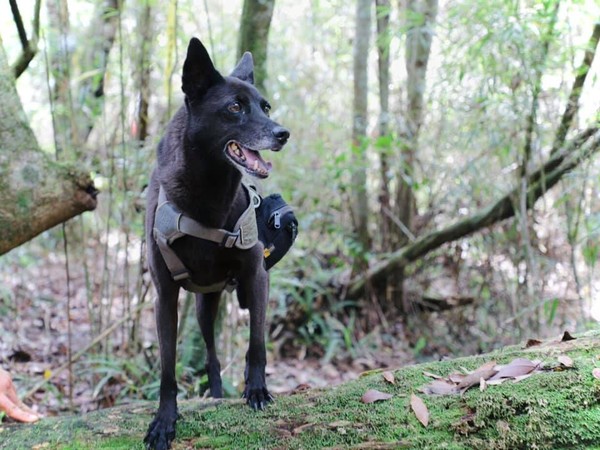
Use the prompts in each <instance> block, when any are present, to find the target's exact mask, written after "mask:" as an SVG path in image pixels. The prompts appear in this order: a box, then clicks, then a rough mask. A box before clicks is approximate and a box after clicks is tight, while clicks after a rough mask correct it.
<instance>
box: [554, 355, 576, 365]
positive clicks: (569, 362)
mask: <svg viewBox="0 0 600 450" xmlns="http://www.w3.org/2000/svg"><path fill="white" fill-rule="evenodd" d="M556 359H558V362H559V363H561V364H562V365H563V366H565V367H573V360H572V359H571V358H570V357H568V356H567V355H560V356H559V357H558V358H556Z"/></svg>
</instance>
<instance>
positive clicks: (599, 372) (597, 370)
mask: <svg viewBox="0 0 600 450" xmlns="http://www.w3.org/2000/svg"><path fill="white" fill-rule="evenodd" d="M592 375H594V378H597V379H598V380H600V367H596V368H595V369H594V370H592Z"/></svg>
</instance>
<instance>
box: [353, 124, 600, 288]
mask: <svg viewBox="0 0 600 450" xmlns="http://www.w3.org/2000/svg"><path fill="white" fill-rule="evenodd" d="M592 137H593V139H592ZM598 149H600V132H599V127H598V126H595V127H592V128H589V129H587V130H585V131H583V132H582V133H580V134H579V135H578V136H577V137H576V138H574V139H573V140H572V141H571V142H570V143H569V145H568V146H566V147H564V149H563V151H561V152H560V153H558V154H555V155H554V156H553V157H551V158H550V160H549V161H547V162H546V163H545V164H544V165H543V166H542V167H540V168H539V169H538V170H536V171H535V172H534V173H532V174H531V175H530V176H529V177H528V182H527V185H528V189H527V209H530V208H531V207H532V206H533V205H534V204H535V202H536V201H537V200H538V199H539V198H540V197H541V196H543V195H544V194H545V193H546V192H547V191H548V189H550V188H552V187H553V186H554V185H555V184H556V183H558V181H559V180H560V179H561V178H562V177H563V176H564V175H565V174H566V173H567V172H569V171H571V170H573V169H574V168H575V167H577V165H578V164H579V163H581V161H583V160H585V159H587V158H589V157H591V156H592V155H593V154H594V153H595V152H596V151H598ZM519 190H520V187H519V186H516V187H514V188H513V189H512V190H511V191H510V192H508V193H507V194H505V195H504V196H503V197H502V198H500V199H499V200H498V201H496V202H495V203H494V204H492V205H490V206H488V207H487V208H484V209H482V210H481V211H479V212H477V213H476V214H474V215H472V216H470V217H468V218H466V219H463V220H461V221H459V222H456V223H454V224H452V225H450V226H448V227H446V228H444V229H442V230H439V231H434V232H433V233H430V234H427V235H425V236H421V237H420V238H418V239H417V240H416V241H414V242H413V243H411V244H410V245H407V246H405V247H402V248H400V249H399V250H396V251H395V252H394V253H392V254H391V255H390V257H389V258H388V259H387V260H386V261H383V262H380V263H378V264H376V265H374V266H373V267H371V268H370V269H369V270H368V271H367V272H366V273H365V274H363V275H361V276H360V277H358V278H356V279H355V280H353V281H352V282H351V283H350V286H349V288H348V296H349V297H351V298H354V297H357V296H358V295H360V294H361V293H362V292H363V290H364V289H365V286H366V284H367V283H378V282H379V281H381V280H382V279H383V278H384V277H385V276H386V275H387V274H388V273H390V272H391V271H392V270H394V269H395V268H397V267H400V266H405V265H406V264H408V263H410V262H412V261H415V260H417V259H418V258H420V257H422V256H424V255H426V254H427V253H429V252H430V251H432V250H435V249H436V248H438V247H440V246H442V245H443V244H445V243H447V242H452V241H455V240H457V239H460V238H463V237H465V236H468V235H470V234H473V233H475V232H476V231H479V230H481V229H483V228H486V227H489V226H491V225H494V224H496V223H498V222H500V221H502V220H505V219H508V218H510V217H513V216H514V214H515V207H514V199H515V198H517V197H518V195H519Z"/></svg>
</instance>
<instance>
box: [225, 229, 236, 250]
mask: <svg viewBox="0 0 600 450" xmlns="http://www.w3.org/2000/svg"><path fill="white" fill-rule="evenodd" d="M239 238H240V230H237V231H236V232H235V233H231V232H227V233H226V234H225V236H224V237H223V240H222V241H221V247H226V248H232V247H233V246H234V245H235V243H236V242H237V240H238V239H239Z"/></svg>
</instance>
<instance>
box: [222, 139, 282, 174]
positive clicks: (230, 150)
mask: <svg viewBox="0 0 600 450" xmlns="http://www.w3.org/2000/svg"><path fill="white" fill-rule="evenodd" d="M225 153H226V154H227V156H229V159H231V160H232V161H233V162H234V163H236V164H237V165H239V166H241V167H243V168H244V169H246V172H248V173H249V174H250V175H254V176H255V177H258V178H267V177H268V176H269V172H270V171H271V167H272V165H271V163H270V162H268V161H265V160H264V159H263V158H262V156H260V153H259V152H258V151H256V150H251V149H249V148H248V147H244V146H243V145H242V144H240V143H239V142H235V141H230V142H229V143H227V146H226V147H225Z"/></svg>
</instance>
